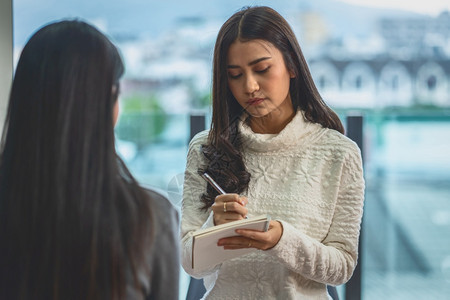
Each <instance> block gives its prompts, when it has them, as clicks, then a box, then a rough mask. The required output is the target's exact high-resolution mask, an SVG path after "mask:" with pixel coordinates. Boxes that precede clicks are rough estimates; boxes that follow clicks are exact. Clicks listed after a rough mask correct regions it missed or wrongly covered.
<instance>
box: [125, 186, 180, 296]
mask: <svg viewBox="0 0 450 300" xmlns="http://www.w3.org/2000/svg"><path fill="white" fill-rule="evenodd" d="M146 191H147V192H148V194H149V196H150V197H149V201H150V202H151V204H150V209H151V213H152V219H153V220H152V226H153V228H152V232H153V237H152V243H151V249H149V251H148V260H147V263H148V265H147V266H146V267H147V268H148V270H149V271H150V272H149V273H148V272H147V270H145V269H146V268H145V267H144V268H142V269H141V270H140V271H139V275H138V276H139V281H140V284H141V286H143V287H144V291H139V290H136V288H135V287H134V286H133V285H132V281H131V282H130V285H128V286H127V299H146V300H149V299H168V300H171V299H178V296H179V273H180V258H179V215H178V211H177V210H176V209H175V207H174V206H173V205H172V204H171V203H170V202H169V200H167V198H166V197H164V196H163V195H161V194H159V193H157V192H155V191H152V190H148V189H146Z"/></svg>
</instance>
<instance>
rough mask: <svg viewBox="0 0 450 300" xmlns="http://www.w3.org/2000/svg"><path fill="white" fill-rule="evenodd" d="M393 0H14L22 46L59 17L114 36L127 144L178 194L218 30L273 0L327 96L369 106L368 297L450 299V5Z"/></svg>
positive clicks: (160, 185) (156, 181) (337, 105)
mask: <svg viewBox="0 0 450 300" xmlns="http://www.w3.org/2000/svg"><path fill="white" fill-rule="evenodd" d="M390 2H393V1H381V0H380V1H377V2H373V3H372V1H362V0H361V1H357V0H354V1H337V0H309V1H306V0H304V1H300V0H278V1H240V0H227V1H224V0H223V1H219V0H210V1H201V0H190V1H182V0H178V1H175V0H166V1H151V0H149V1H143V0H128V1H116V0H109V1H106V0H96V1H92V0H90V1H87V0H79V1H76V2H75V1H55V0H40V1H32V0H13V20H14V56H15V60H16V61H17V58H18V55H19V54H20V51H21V49H22V47H23V45H24V43H25V42H26V41H27V39H28V38H29V36H30V35H31V34H32V33H33V32H34V31H35V30H36V29H37V28H39V27H40V26H42V25H44V24H45V23H48V22H50V21H54V20H58V19H62V18H80V19H83V20H86V21H88V22H90V23H92V24H94V25H96V26H97V27H99V28H100V29H101V30H102V31H103V32H105V33H106V34H108V35H109V36H110V37H111V38H112V40H113V41H114V42H115V43H116V45H117V46H118V47H119V48H120V51H121V53H122V55H123V58H124V60H125V63H126V68H127V70H126V74H125V76H124V78H123V80H122V83H121V84H122V95H121V114H120V119H119V123H118V126H117V128H116V136H117V148H118V150H119V153H120V155H121V156H122V157H123V158H124V159H125V161H126V162H127V164H128V166H129V167H130V169H131V170H132V172H133V174H134V175H135V176H136V177H137V178H138V180H139V181H140V182H142V183H143V184H145V185H148V186H152V187H154V188H156V189H159V190H161V191H163V192H164V193H167V194H168V196H169V199H170V200H171V201H172V202H173V203H174V204H175V205H177V206H179V204H180V201H181V191H182V184H183V172H184V167H185V163H186V154H187V145H188V142H189V139H190V116H191V115H204V116H205V119H206V122H205V124H204V125H205V127H206V128H208V127H209V122H210V112H211V111H210V92H211V70H212V52H213V46H214V42H215V38H216V35H217V32H218V30H219V28H220V26H221V24H222V23H223V22H224V21H225V20H226V19H227V18H228V17H229V16H231V15H232V14H233V13H234V12H235V11H237V10H238V9H239V8H241V7H242V6H245V5H255V4H258V5H268V6H271V7H273V8H275V9H276V10H278V11H279V12H280V13H281V14H282V15H283V16H284V17H285V18H286V19H287V20H288V21H289V23H290V24H291V26H292V28H293V29H294V31H295V33H296V34H297V37H298V39H299V41H300V45H301V46H302V48H303V51H304V54H305V57H306V59H307V61H308V63H309V66H310V69H311V72H312V74H313V77H314V79H315V82H316V84H317V86H318V88H319V91H320V92H321V95H322V96H323V98H324V100H325V101H326V102H327V103H328V104H329V105H330V106H331V107H332V108H333V109H335V110H336V111H337V112H338V113H339V115H340V116H341V117H342V120H343V121H344V120H345V117H346V116H347V115H349V114H352V115H354V114H361V115H363V117H364V127H363V130H364V136H363V137H364V139H363V146H364V147H363V148H364V164H365V177H366V184H367V189H366V202H365V212H364V222H363V233H364V236H363V240H362V245H361V246H362V253H361V255H362V257H363V261H362V299H367V300H372V299H396V300H397V299H400V300H402V299H450V4H449V3H446V2H448V1H426V3H422V6H419V5H418V3H415V2H412V3H411V2H408V1H397V2H395V3H390ZM188 280H189V279H188V277H187V276H183V278H182V287H181V292H180V293H181V299H183V298H184V297H185V295H186V290H187V285H188ZM338 290H339V293H340V295H341V297H342V299H344V293H345V291H344V289H343V288H342V287H339V288H338Z"/></svg>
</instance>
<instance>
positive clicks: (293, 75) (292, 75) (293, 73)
mask: <svg viewBox="0 0 450 300" xmlns="http://www.w3.org/2000/svg"><path fill="white" fill-rule="evenodd" d="M289 76H290V77H291V78H295V72H294V71H292V70H289Z"/></svg>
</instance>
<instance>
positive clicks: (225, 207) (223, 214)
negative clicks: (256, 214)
mask: <svg viewBox="0 0 450 300" xmlns="http://www.w3.org/2000/svg"><path fill="white" fill-rule="evenodd" d="M247 203H248V201H247V198H246V197H241V196H239V195H238V194H224V195H219V196H217V197H216V200H215V202H214V204H213V205H212V206H211V208H212V210H213V213H214V224H215V225H220V224H224V223H228V222H231V221H236V220H242V219H244V218H245V217H246V216H247V213H248V210H247V208H246V207H245V206H246V205H247Z"/></svg>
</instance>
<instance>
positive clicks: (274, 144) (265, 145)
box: [239, 110, 322, 152]
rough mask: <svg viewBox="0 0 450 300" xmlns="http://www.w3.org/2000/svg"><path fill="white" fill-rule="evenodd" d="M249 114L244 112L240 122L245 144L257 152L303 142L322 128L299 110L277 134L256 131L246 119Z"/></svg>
mask: <svg viewBox="0 0 450 300" xmlns="http://www.w3.org/2000/svg"><path fill="white" fill-rule="evenodd" d="M247 117H248V116H247V114H245V113H244V114H243V116H242V117H241V120H240V122H239V133H240V134H241V138H242V143H243V146H244V147H245V148H247V149H249V150H253V151H256V152H269V151H276V150H281V149H285V148H289V147H290V146H294V145H298V144H299V143H301V144H303V143H305V142H306V140H307V139H309V137H310V136H311V133H313V132H314V131H317V129H319V128H322V127H321V125H319V124H316V123H311V122H310V121H308V120H306V118H305V116H304V112H303V111H301V110H299V111H297V113H296V115H295V116H294V118H293V119H292V120H291V122H289V123H288V124H287V125H286V127H284V129H283V130H281V131H280V132H279V133H276V134H261V133H255V132H253V130H252V129H251V128H250V126H249V125H248V124H247V122H246V121H245V120H246V119H247Z"/></svg>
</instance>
